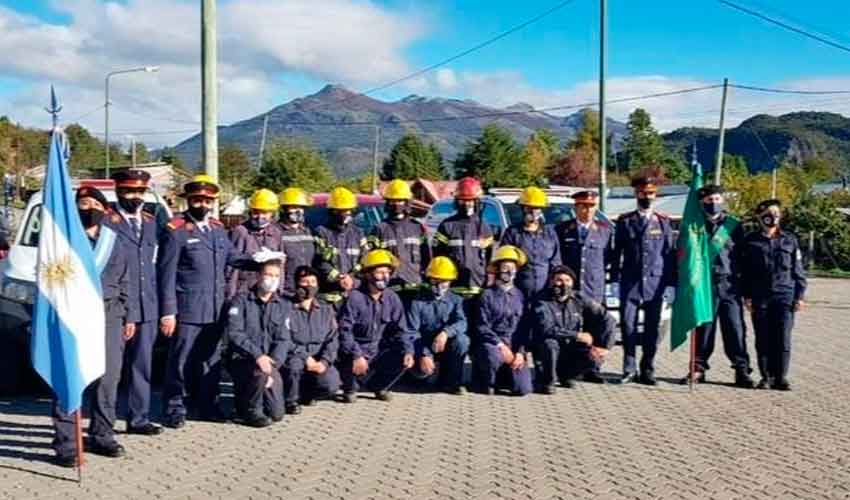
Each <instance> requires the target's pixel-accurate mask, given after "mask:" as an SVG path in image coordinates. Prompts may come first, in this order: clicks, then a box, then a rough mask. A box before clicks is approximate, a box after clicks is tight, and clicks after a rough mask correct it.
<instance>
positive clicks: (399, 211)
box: [387, 203, 407, 219]
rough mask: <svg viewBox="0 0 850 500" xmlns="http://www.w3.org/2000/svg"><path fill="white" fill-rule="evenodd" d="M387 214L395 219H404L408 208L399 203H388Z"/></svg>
mask: <svg viewBox="0 0 850 500" xmlns="http://www.w3.org/2000/svg"><path fill="white" fill-rule="evenodd" d="M387 213H388V214H389V215H390V217H392V218H393V219H403V218H404V216H405V215H406V214H407V206H405V205H399V204H397V203H387Z"/></svg>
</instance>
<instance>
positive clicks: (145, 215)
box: [142, 210, 156, 221]
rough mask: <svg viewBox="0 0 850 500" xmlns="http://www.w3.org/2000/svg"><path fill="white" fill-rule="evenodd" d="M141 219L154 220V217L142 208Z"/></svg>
mask: <svg viewBox="0 0 850 500" xmlns="http://www.w3.org/2000/svg"><path fill="white" fill-rule="evenodd" d="M142 219H143V220H146V221H155V220H156V217H154V216H153V214H149V213H147V212H145V211H144V210H142Z"/></svg>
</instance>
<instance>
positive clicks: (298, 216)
mask: <svg viewBox="0 0 850 500" xmlns="http://www.w3.org/2000/svg"><path fill="white" fill-rule="evenodd" d="M286 220H287V221H288V222H290V223H292V224H300V223H302V222H304V211H303V210H289V211H287V212H286Z"/></svg>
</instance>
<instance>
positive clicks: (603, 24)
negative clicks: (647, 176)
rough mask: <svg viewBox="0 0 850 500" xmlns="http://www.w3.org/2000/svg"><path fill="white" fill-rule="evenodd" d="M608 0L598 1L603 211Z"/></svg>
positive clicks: (603, 192)
mask: <svg viewBox="0 0 850 500" xmlns="http://www.w3.org/2000/svg"><path fill="white" fill-rule="evenodd" d="M607 3H608V0H600V1H599V209H600V210H601V211H602V212H605V205H607V203H606V201H605V199H606V191H607V188H608V186H607V184H608V181H607V178H608V175H607V172H606V170H607V168H608V127H607V124H606V123H605V121H606V115H605V69H606V60H605V59H606V57H607V52H608V46H607V41H606V37H607V35H608V20H607V15H608V13H607V10H608V7H607Z"/></svg>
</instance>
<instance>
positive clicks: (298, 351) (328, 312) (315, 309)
mask: <svg viewBox="0 0 850 500" xmlns="http://www.w3.org/2000/svg"><path fill="white" fill-rule="evenodd" d="M284 326H285V327H286V328H287V329H288V330H289V335H290V337H291V338H292V349H291V351H290V353H289V357H288V358H287V360H286V364H285V365H283V369H282V370H281V373H282V374H283V380H284V388H285V399H286V404H287V405H293V404H296V403H299V402H301V401H312V400H314V399H316V398H318V397H322V396H332V395H334V394H336V391H337V390H338V389H339V383H340V382H339V372H338V371H337V369H336V368H335V367H334V363H335V362H336V358H337V354H338V351H339V337H338V329H337V321H336V312H335V311H334V309H333V307H331V305H329V304H323V303H321V302H319V301H317V300H314V301H313V302H312V305H311V306H310V309H309V310H306V309H304V308H302V307H301V305H300V304H297V303H295V302H292V301H289V303H288V304H287V308H286V318H285V321H284ZM310 356H312V357H313V359H314V360H316V361H318V362H320V363H324V365H325V366H326V367H327V369H326V370H325V372H324V373H322V374H321V375H319V374H317V373H314V372H308V371H307V370H306V368H307V358H308V357H310Z"/></svg>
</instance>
